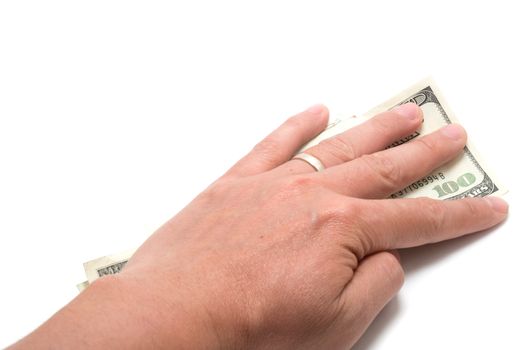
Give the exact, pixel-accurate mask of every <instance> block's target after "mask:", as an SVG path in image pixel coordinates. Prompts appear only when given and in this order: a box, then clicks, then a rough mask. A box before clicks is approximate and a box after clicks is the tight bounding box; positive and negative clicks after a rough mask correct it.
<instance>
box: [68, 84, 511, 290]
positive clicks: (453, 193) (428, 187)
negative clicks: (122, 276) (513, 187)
mask: <svg viewBox="0 0 528 350" xmlns="http://www.w3.org/2000/svg"><path fill="white" fill-rule="evenodd" d="M407 102H413V103H415V104H417V105H418V106H420V108H421V109H422V111H423V116H424V120H423V124H422V126H421V128H420V129H419V130H417V131H416V132H414V133H412V134H411V135H408V136H407V137H404V138H403V139H401V140H397V141H395V142H394V143H392V144H391V145H387V147H397V146H399V145H402V144H404V143H406V142H409V141H412V140H414V139H417V138H420V137H423V136H424V135H427V134H430V133H432V132H433V131H435V130H438V129H439V128H441V127H443V126H446V125H448V124H451V123H458V120H457V119H456V117H455V115H454V114H453V112H452V111H451V109H450V108H449V106H448V105H447V103H446V101H445V99H444V98H443V96H442V94H441V93H440V90H439V89H438V87H437V86H436V84H435V83H434V81H433V80H432V79H430V78H428V79H425V80H422V81H421V82H419V83H417V84H415V85H413V86H411V87H410V88H408V89H406V90H404V91H402V92H400V93H399V94H398V95H396V96H394V97H393V98H391V99H389V100H387V101H385V102H384V103H382V104H380V105H378V106H376V107H374V108H373V109H371V110H370V111H368V112H367V113H365V114H363V115H362V116H359V117H357V116H352V117H345V118H340V119H337V120H335V121H333V122H332V123H330V124H329V125H328V127H327V128H326V130H325V131H323V132H322V133H321V134H319V135H318V136H317V137H315V138H314V139H313V140H311V141H310V142H308V143H307V144H306V145H304V146H303V147H302V148H301V149H300V151H299V152H302V151H304V150H305V149H307V148H309V147H311V146H313V145H316V144H318V143H319V142H321V141H323V140H324V139H327V138H329V137H332V136H334V135H337V134H339V133H342V132H344V131H346V130H348V129H350V128H352V127H354V126H357V125H359V124H361V123H363V122H365V121H367V120H368V119H370V118H372V117H373V116H375V115H377V114H379V113H381V112H384V111H387V110H390V109H392V108H394V107H396V106H398V105H401V104H404V103H407ZM504 193H506V189H505V188H504V187H503V186H502V185H501V184H500V183H499V182H498V181H497V178H496V177H495V176H494V175H493V174H492V172H491V171H490V169H489V167H487V166H486V165H485V162H484V161H483V159H482V157H481V156H480V155H479V153H478V152H477V150H476V149H475V147H474V146H473V144H472V143H471V141H470V140H469V139H468V141H467V144H466V147H465V148H464V150H463V152H462V153H461V154H460V155H459V156H458V157H457V158H455V159H453V160H452V161H451V162H449V163H447V164H445V165H443V166H441V167H440V168H438V169H436V170H435V171H433V172H432V173H431V174H429V175H427V176H424V177H423V178H422V179H419V180H417V181H415V182H413V183H412V184H410V185H408V186H406V187H405V188H402V189H401V190H399V191H397V192H395V193H393V194H392V195H391V197H392V198H415V197H429V198H434V199H440V200H452V199H459V198H465V197H484V196H489V195H502V194H504ZM132 254H133V251H129V252H125V253H121V254H117V255H110V256H105V257H102V258H99V259H95V260H92V261H89V262H87V263H85V264H84V268H85V272H86V276H87V279H88V281H86V282H83V283H81V284H79V285H78V288H79V290H82V289H84V288H86V287H87V286H88V284H89V283H91V282H93V281H94V280H96V279H97V278H100V277H102V276H104V275H108V274H114V273H119V272H120V271H121V269H122V268H123V267H124V266H125V265H126V263H127V262H128V259H129V258H130V256H132Z"/></svg>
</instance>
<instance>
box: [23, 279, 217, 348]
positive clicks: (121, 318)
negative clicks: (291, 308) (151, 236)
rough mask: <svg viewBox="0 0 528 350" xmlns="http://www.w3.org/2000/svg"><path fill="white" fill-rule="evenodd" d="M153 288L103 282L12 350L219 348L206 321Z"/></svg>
mask: <svg viewBox="0 0 528 350" xmlns="http://www.w3.org/2000/svg"><path fill="white" fill-rule="evenodd" d="M148 287H149V286H145V285H141V286H140V285H139V283H138V282H137V281H136V280H134V279H131V278H127V277H125V276H119V275H113V276H106V277H104V278H101V279H98V280H96V281H95V282H94V283H93V284H92V285H90V286H89V287H88V288H87V289H86V290H85V291H83V292H82V293H81V294H80V295H79V296H77V297H76V298H75V299H74V300H72V301H71V302H70V303H69V304H68V305H66V306H65V307H64V308H62V309H61V310H60V311H59V312H57V313H56V314H55V315H53V316H52V317H51V318H50V319H49V320H48V321H46V322H45V323H44V324H43V325H42V326H40V327H39V328H38V329H36V330H35V331H34V332H33V333H31V334H30V335H28V336H27V337H26V338H24V339H22V340H21V341H20V342H18V343H17V344H14V345H13V348H17V347H20V348H47V347H50V346H51V347H53V348H57V349H61V348H64V349H67V348H77V349H79V348H105V349H121V348H159V349H163V348H168V349H172V348H179V349H217V348H219V347H220V344H219V343H218V339H217V337H216V335H215V334H214V332H211V331H210V329H209V328H207V327H205V323H204V321H203V319H200V318H199V317H197V315H194V314H188V312H187V311H186V308H185V307H181V306H180V305H177V304H172V305H171V304H168V303H167V302H165V301H164V298H162V297H160V296H161V295H162V294H163V293H162V292H160V291H158V290H156V289H155V288H148ZM182 304H183V303H182Z"/></svg>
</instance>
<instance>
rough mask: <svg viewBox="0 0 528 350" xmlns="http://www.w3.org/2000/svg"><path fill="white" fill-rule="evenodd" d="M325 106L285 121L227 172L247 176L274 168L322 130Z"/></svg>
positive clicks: (313, 107)
mask: <svg viewBox="0 0 528 350" xmlns="http://www.w3.org/2000/svg"><path fill="white" fill-rule="evenodd" d="M327 124H328V109H327V108H326V107H324V106H323V105H315V106H312V107H310V108H308V109H307V110H306V111H304V112H301V113H299V114H297V115H295V116H293V117H291V118H289V119H288V120H286V122H284V123H283V124H282V125H281V126H280V127H278V128H277V129H276V130H275V131H273V132H272V133H271V134H269V135H268V136H267V137H266V138H264V139H263V140H262V141H260V142H259V143H258V144H257V145H256V146H255V147H254V148H253V149H252V150H251V151H250V152H249V153H248V154H247V155H246V156H245V157H243V158H242V159H241V160H240V161H238V162H237V163H236V164H235V165H234V166H233V167H232V168H231V169H229V170H228V172H227V173H226V175H234V176H249V175H254V174H258V173H261V172H265V171H267V170H270V169H273V168H275V167H277V166H278V165H280V164H282V163H284V162H286V161H287V160H290V159H291V157H293V155H294V154H295V152H296V151H297V150H298V149H299V148H301V146H302V145H304V144H305V143H307V142H308V141H309V140H310V139H312V138H314V137H315V136H317V134H319V133H320V132H321V131H323V130H324V128H325V127H326V125H327Z"/></svg>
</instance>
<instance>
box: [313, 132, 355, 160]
mask: <svg viewBox="0 0 528 350" xmlns="http://www.w3.org/2000/svg"><path fill="white" fill-rule="evenodd" d="M318 148H319V149H321V150H322V151H323V152H324V153H326V154H329V155H330V156H332V157H334V158H336V159H338V160H339V161H341V162H347V161H349V160H351V159H354V158H356V155H357V150H356V148H355V147H354V146H353V145H352V144H351V143H350V142H349V141H348V140H347V139H346V138H345V137H344V136H343V135H342V134H340V135H336V136H334V137H330V138H328V139H326V140H323V141H321V143H320V144H319V145H318Z"/></svg>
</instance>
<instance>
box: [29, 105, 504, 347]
mask: <svg viewBox="0 0 528 350" xmlns="http://www.w3.org/2000/svg"><path fill="white" fill-rule="evenodd" d="M327 119H328V111H327V110H326V108H324V107H322V106H315V107H313V108H311V109H309V110H307V111H305V112H303V113H300V114H299V115H297V116H294V117H292V118H290V119H289V120H288V121H287V122H286V123H284V124H283V125H282V126H281V127H279V128H278V129H277V130H275V131H274V132H273V133H272V134H271V135H269V136H268V137H267V138H266V139H265V140H263V141H262V142H261V143H259V144H258V145H257V146H256V147H255V148H254V149H253V150H252V151H251V152H250V153H249V154H248V155H247V156H245V157H244V158H243V159H241V160H240V161H239V162H238V163H237V164H235V165H234V166H233V167H232V168H231V169H230V170H229V171H228V172H227V173H226V174H225V175H223V176H222V177H221V178H220V179H218V180H217V181H216V182H214V183H213V184H212V185H211V186H209V187H208V188H207V189H206V190H205V191H204V192H203V193H201V194H200V195H199V196H198V197H197V198H196V199H194V200H193V201H192V202H191V203H190V204H189V205H188V206H187V207H186V208H185V209H184V210H182V211H181V212H180V213H178V214H177V215H176V216H174V217H173V218H172V219H171V220H169V221H168V222H167V223H166V224H165V225H164V226H162V227H161V228H160V229H159V230H157V231H156V232H155V233H154V234H153V235H152V236H151V237H150V238H149V239H148V240H147V241H146V242H145V243H144V244H143V245H142V246H141V247H140V248H139V250H138V251H137V252H136V254H134V256H133V257H132V259H131V260H130V261H129V263H128V264H127V266H126V268H125V269H124V270H123V271H122V272H121V274H119V275H114V276H107V277H104V278H101V279H99V280H97V281H96V282H95V283H94V284H93V285H92V286H90V287H89V288H88V289H87V290H86V291H85V292H83V293H82V294H81V295H80V296H79V297H78V298H77V299H76V300H74V301H73V302H72V303H71V304H70V305H68V306H67V307H66V308H65V309H63V310H62V311H61V312H59V313H58V314H57V315H56V316H54V317H53V318H52V319H51V320H50V321H48V322H47V323H46V324H44V325H43V326H42V327H41V328H40V329H39V330H37V331H36V332H35V333H33V334H32V335H30V336H29V337H28V338H26V339H25V340H23V341H22V342H21V343H20V344H26V345H27V344H35V341H37V340H38V339H42V336H43V334H46V333H47V334H50V333H51V334H57V333H59V332H60V333H61V334H64V333H67V334H74V335H75V336H72V337H70V339H68V338H67V337H64V336H63V337H62V338H61V337H56V338H55V341H56V343H55V344H56V345H58V344H61V345H64V346H66V347H67V346H68V345H75V347H77V348H79V344H86V345H87V346H89V347H97V346H99V347H106V348H123V347H125V348H127V347H156V348H189V349H191V348H192V349H200V348H203V349H223V348H226V349H247V348H252V349H267V348H269V349H297V348H299V349H301V348H302V349H349V348H350V347H351V346H352V345H353V344H354V343H355V342H356V341H357V340H358V339H359V337H360V336H361V334H362V333H363V332H364V331H365V329H366V328H367V327H368V325H369V324H370V322H371V321H372V320H373V319H374V317H375V316H376V315H377V314H378V312H379V311H380V310H381V309H382V308H383V307H384V305H385V304H386V303H387V302H388V301H389V300H390V299H391V298H392V297H393V296H394V295H395V294H396V293H397V291H398V290H399V288H400V287H401V285H402V283H403V275H404V273H403V270H402V267H401V265H400V262H399V260H398V258H397V257H396V254H397V253H395V251H394V250H395V249H398V248H406V247H413V246H418V245H423V244H427V243H433V242H438V241H442V240H446V239H452V238H455V237H459V236H462V235H465V234H468V233H472V232H477V231H480V230H483V229H486V228H489V227H491V226H493V225H496V224H497V223H499V222H501V221H502V220H504V218H505V217H506V215H507V204H506V203H505V202H504V201H502V200H501V199H499V198H494V197H487V198H470V199H463V200H455V201H437V200H432V199H428V198H419V199H385V198H387V197H388V196H389V195H390V194H391V193H393V192H395V191H397V190H399V189H401V188H403V187H405V186H407V185H408V184H410V183H412V182H413V181H415V180H417V179H420V178H422V177H423V176H425V175H427V174H429V173H430V172H431V171H432V170H434V169H435V168H437V167H439V166H440V165H442V164H444V163H446V162H448V161H449V160H451V159H453V158H454V157H455V156H456V155H457V154H458V153H459V152H460V151H461V150H462V149H463V147H464V145H465V141H466V135H465V132H464V130H463V129H462V128H461V127H460V126H457V125H450V126H448V127H446V128H443V129H441V130H439V131H437V132H434V133H433V134H430V135H427V136H425V137H423V138H420V139H417V140H414V141H411V142H409V143H407V144H404V145H401V146H399V147H396V148H390V149H385V148H386V146H387V145H389V144H391V143H392V142H393V141H395V140H398V139H400V138H402V137H404V136H407V135H409V134H411V133H412V132H413V131H415V130H416V129H417V128H419V126H420V124H421V120H422V114H421V110H420V109H419V108H418V107H417V106H415V105H412V104H407V105H404V106H402V107H400V108H398V109H395V110H392V111H389V112H385V113H382V114H380V115H379V116H377V117H375V118H373V119H371V120H369V121H368V122H366V123H364V124H362V125H360V126H358V127H356V128H353V129H351V130H349V131H347V132H345V133H343V134H341V135H338V136H335V137H333V138H331V139H328V140H325V141H323V142H322V143H321V144H319V145H317V146H314V147H313V148H311V149H308V150H307V151H306V153H310V154H312V155H314V156H316V157H317V158H318V159H320V160H321V162H322V163H323V164H324V165H325V166H326V169H325V170H324V171H322V172H315V171H314V169H313V168H312V167H311V166H310V165H309V164H307V163H306V162H304V161H302V160H298V159H293V160H292V159H291V158H292V156H293V155H294V154H295V152H296V151H297V150H298V149H299V148H300V147H301V146H302V145H303V144H304V143H306V142H307V141H309V140H310V139H311V138H313V137H314V136H316V135H317V134H318V133H319V132H321V131H322V130H323V129H324V127H325V126H326V124H327ZM81 317H82V319H80V318H81ZM68 320H69V321H70V322H68ZM39 337H40V338H39ZM57 341H60V342H57ZM24 342H25V343H24ZM32 342H33V343H32ZM81 347H82V346H81Z"/></svg>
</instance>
